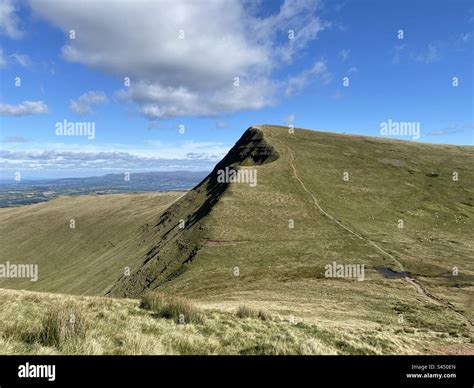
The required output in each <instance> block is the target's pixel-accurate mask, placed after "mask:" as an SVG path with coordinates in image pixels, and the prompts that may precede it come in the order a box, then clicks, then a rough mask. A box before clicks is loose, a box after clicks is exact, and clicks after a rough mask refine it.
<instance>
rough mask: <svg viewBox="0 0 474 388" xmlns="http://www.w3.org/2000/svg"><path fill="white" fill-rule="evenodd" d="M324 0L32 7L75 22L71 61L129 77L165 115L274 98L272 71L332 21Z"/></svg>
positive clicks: (150, 113) (128, 93)
mask: <svg viewBox="0 0 474 388" xmlns="http://www.w3.org/2000/svg"><path fill="white" fill-rule="evenodd" d="M318 4H319V1H316V0H300V1H296V0H286V1H285V2H284V4H283V5H282V6H281V7H280V9H279V10H278V12H276V13H274V14H272V15H270V16H268V17H265V18H261V17H258V16H256V15H257V14H256V13H255V12H253V11H251V9H252V8H251V7H250V8H246V7H244V6H243V5H242V3H241V2H240V1H238V0H226V1H203V2H199V3H197V2H196V1H193V0H183V1H150V2H144V1H140V0H138V1H126V0H123V1H120V2H118V3H117V4H115V5H114V7H110V6H109V5H108V3H107V2H101V1H96V2H89V1H88V2H80V3H79V2H69V1H58V0H38V1H32V2H31V7H32V9H33V10H34V12H36V14H38V15H40V16H41V17H43V18H45V19H47V20H49V21H50V22H52V23H53V24H55V25H56V26H58V27H60V28H61V29H62V30H63V31H64V32H65V33H68V32H69V30H70V29H71V28H74V30H75V32H76V39H75V40H68V41H67V44H66V45H65V46H64V47H63V48H62V55H63V57H64V58H65V59H66V60H69V61H72V62H78V63H82V64H84V65H87V66H91V67H93V68H96V69H100V70H103V71H106V72H108V73H111V74H114V75H116V76H118V77H120V79H123V78H124V77H130V80H131V86H130V87H129V88H126V89H125V90H122V91H121V92H119V96H120V97H122V98H124V99H128V100H129V101H131V102H132V103H135V104H137V105H138V107H139V111H140V112H141V113H142V114H143V115H145V116H146V117H148V118H150V119H158V118H169V117H177V116H186V115H194V116H210V115H215V114H219V113H227V112H234V111H238V110H243V109H259V108H262V107H264V106H269V105H273V104H274V103H275V96H276V95H277V93H278V91H279V88H281V83H280V82H278V81H276V80H275V79H273V77H272V73H273V71H274V70H275V69H276V68H277V67H279V66H282V65H283V64H284V63H287V62H291V60H292V59H293V57H294V56H295V55H296V54H297V53H298V52H299V51H300V50H303V49H304V48H305V47H306V46H307V44H308V43H309V42H310V41H312V40H314V39H315V38H316V37H317V35H318V33H319V32H320V31H322V30H324V29H325V28H326V27H327V25H328V24H327V23H326V22H324V21H322V20H320V19H319V18H318V16H317V14H316V12H317V10H318ZM130 15H133V17H130ZM289 29H293V30H294V33H295V39H291V40H290V39H288V30H289ZM181 30H182V31H183V32H184V39H179V37H180V31H181ZM235 77H239V82H240V86H238V87H234V78H235Z"/></svg>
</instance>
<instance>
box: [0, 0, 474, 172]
mask: <svg viewBox="0 0 474 388" xmlns="http://www.w3.org/2000/svg"><path fill="white" fill-rule="evenodd" d="M473 26H474V6H473V5H472V2H470V1H463V0H451V1H447V0H446V1H439V0H433V1H428V0H411V1H408V0H405V1H404V0H399V1H392V0H377V1H375V0H374V1H363V0H353V1H350V0H342V1H336V0H334V1H323V0H281V1H280V0H278V1H277V0H260V1H259V0H225V1H224V0H202V1H199V2H198V1H196V0H189V1H187V0H186V1H177V0H174V1H161V0H155V1H142V0H134V1H126V0H118V1H110V0H101V1H92V0H85V1H73V0H67V1H66V0H35V1H26V0H25V1H22V0H19V1H12V0H0V39H1V45H0V77H1V78H0V82H1V90H0V129H1V131H0V138H1V149H0V168H1V178H3V179H10V178H13V177H14V176H15V173H17V172H20V173H21V176H22V179H26V180H28V179H41V178H48V179H49V178H63V177H80V176H92V175H103V174H107V173H123V172H139V171H174V170H195V171H202V170H210V169H212V167H213V166H214V165H215V164H216V163H217V162H218V161H219V160H220V159H221V158H222V157H223V156H224V155H225V154H226V152H227V151H228V150H229V149H230V147H232V145H233V144H234V143H235V142H236V141H237V140H238V138H239V137H240V136H241V135H242V133H243V132H244V131H245V129H246V128H248V127H249V126H251V125H252V124H275V125H293V126H294V127H296V128H309V129H315V130H322V131H329V132H338V133H348V134H358V135H369V136H386V137H390V138H394V139H401V140H409V141H421V142H431V143H446V144H457V145H473V139H474V137H473V130H474V119H473V68H474V66H473V42H474V40H473V39H474V36H473ZM396 127H398V128H405V130H406V131H407V132H403V131H402V133H400V131H399V132H397V131H396V129H395V128H396ZM387 128H388V130H387ZM85 129H87V130H85Z"/></svg>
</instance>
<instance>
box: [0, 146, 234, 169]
mask: <svg viewBox="0 0 474 388" xmlns="http://www.w3.org/2000/svg"><path fill="white" fill-rule="evenodd" d="M30 144H31V143H30ZM8 148H9V149H8V150H7V149H5V147H3V149H2V150H0V169H1V170H2V171H4V172H6V171H19V170H28V171H32V170H34V171H40V172H51V171H67V172H68V174H70V171H74V173H77V172H84V171H90V172H91V173H93V174H96V173H107V172H117V171H118V172H123V171H176V170H189V171H202V170H210V169H212V167H213V166H214V165H215V163H216V162H217V161H219V160H220V159H221V158H222V157H223V156H224V155H225V154H226V153H227V151H228V150H229V148H230V147H226V146H224V145H223V144H222V143H219V142H195V141H186V142H180V143H169V142H161V141H156V140H149V141H146V142H145V145H144V146H142V147H140V148H136V146H131V145H128V144H104V145H95V144H69V143H68V144H65V143H37V144H34V145H33V146H30V147H25V145H24V144H23V145H15V144H13V143H10V144H9V145H8Z"/></svg>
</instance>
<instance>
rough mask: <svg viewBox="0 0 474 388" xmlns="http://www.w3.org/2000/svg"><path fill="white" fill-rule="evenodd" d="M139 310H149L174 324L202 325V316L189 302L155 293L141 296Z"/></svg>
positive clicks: (151, 292)
mask: <svg viewBox="0 0 474 388" xmlns="http://www.w3.org/2000/svg"><path fill="white" fill-rule="evenodd" d="M140 308H142V309H145V310H151V311H153V313H154V314H155V316H156V317H158V318H166V319H172V320H174V321H175V322H176V323H179V324H186V323H202V322H203V315H202V313H201V312H200V311H199V309H198V308H196V307H195V306H194V305H193V304H192V303H191V302H190V301H188V300H187V299H185V298H180V297H177V296H169V295H166V294H162V293H159V292H156V291H149V292H146V293H145V294H143V296H142V297H141V299H140Z"/></svg>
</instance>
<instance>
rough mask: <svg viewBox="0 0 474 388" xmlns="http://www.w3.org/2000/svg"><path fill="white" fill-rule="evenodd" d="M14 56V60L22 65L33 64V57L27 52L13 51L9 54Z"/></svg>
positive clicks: (11, 56) (10, 56)
mask: <svg viewBox="0 0 474 388" xmlns="http://www.w3.org/2000/svg"><path fill="white" fill-rule="evenodd" d="M8 57H9V58H12V59H13V61H14V62H16V63H18V64H19V65H20V66H22V67H28V66H30V65H31V59H30V57H29V56H28V55H26V54H18V53H13V54H10V55H9V56H8Z"/></svg>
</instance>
